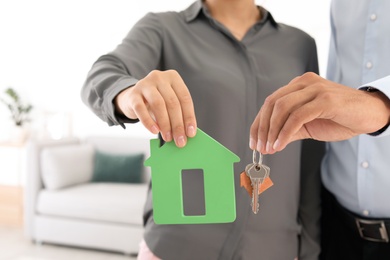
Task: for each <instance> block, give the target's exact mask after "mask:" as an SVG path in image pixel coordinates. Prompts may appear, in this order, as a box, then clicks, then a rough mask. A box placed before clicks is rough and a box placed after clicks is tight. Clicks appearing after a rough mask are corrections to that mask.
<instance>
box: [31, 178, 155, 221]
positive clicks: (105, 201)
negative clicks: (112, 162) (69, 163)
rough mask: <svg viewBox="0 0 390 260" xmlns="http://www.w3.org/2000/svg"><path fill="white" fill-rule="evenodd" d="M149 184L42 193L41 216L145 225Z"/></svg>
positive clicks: (93, 185) (99, 185)
mask: <svg viewBox="0 0 390 260" xmlns="http://www.w3.org/2000/svg"><path fill="white" fill-rule="evenodd" d="M147 189H148V185H147V184H120V183H87V184H82V185H77V186H73V187H69V188H65V189H61V190H41V191H40V193H39V197H38V204H37V211H38V213H39V214H42V215H51V216H57V217H68V218H75V219H84V220H88V221H91V220H92V221H107V222H114V223H123V224H135V225H142V215H143V207H144V204H145V201H146V195H147Z"/></svg>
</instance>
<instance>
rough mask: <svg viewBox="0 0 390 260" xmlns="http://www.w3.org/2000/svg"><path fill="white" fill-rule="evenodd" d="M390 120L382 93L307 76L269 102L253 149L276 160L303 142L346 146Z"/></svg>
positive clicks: (253, 138)
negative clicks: (276, 155) (278, 154)
mask: <svg viewBox="0 0 390 260" xmlns="http://www.w3.org/2000/svg"><path fill="white" fill-rule="evenodd" d="M389 118H390V100H389V99H388V98H387V97H386V96H385V95H384V94H383V93H382V92H379V91H378V92H366V91H362V90H357V89H353V88H350V87H347V86H344V85H341V84H337V83H334V82H332V81H329V80H326V79H324V78H321V77H320V76H318V75H317V74H314V73H306V74H304V75H302V76H300V77H297V78H295V79H293V80H292V81H291V82H290V83H289V84H288V85H286V86H284V87H282V88H280V89H278V90H277V91H275V92H274V93H273V94H272V95H270V96H269V97H267V99H266V100H265V102H264V104H263V106H262V107H261V109H260V111H259V113H258V115H257V116H256V118H255V120H254V122H253V124H252V126H251V130H250V141H249V146H250V148H251V149H256V150H258V151H259V152H261V153H264V154H266V153H269V154H272V153H275V152H277V151H281V150H283V149H284V148H285V147H286V146H287V145H288V144H289V143H291V142H293V141H295V140H300V139H306V138H312V139H316V140H320V141H340V140H346V139H349V138H351V137H353V136H356V135H359V134H363V133H372V132H375V131H377V130H379V129H381V128H382V127H384V126H385V125H387V124H388V123H389Z"/></svg>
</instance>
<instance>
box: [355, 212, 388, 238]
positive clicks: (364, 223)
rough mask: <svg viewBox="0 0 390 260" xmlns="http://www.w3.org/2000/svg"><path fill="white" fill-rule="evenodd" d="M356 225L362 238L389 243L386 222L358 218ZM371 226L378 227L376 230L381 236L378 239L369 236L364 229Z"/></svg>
mask: <svg viewBox="0 0 390 260" xmlns="http://www.w3.org/2000/svg"><path fill="white" fill-rule="evenodd" d="M356 225H357V228H358V230H359V234H360V237H361V238H363V239H365V240H369V241H373V242H384V243H387V242H389V235H388V234H387V230H386V226H385V222H384V221H383V220H367V219H360V218H356ZM369 226H370V227H375V226H376V229H377V231H378V233H379V236H378V237H377V238H376V237H372V236H367V234H366V233H365V230H364V228H365V227H369ZM379 237H380V238H379Z"/></svg>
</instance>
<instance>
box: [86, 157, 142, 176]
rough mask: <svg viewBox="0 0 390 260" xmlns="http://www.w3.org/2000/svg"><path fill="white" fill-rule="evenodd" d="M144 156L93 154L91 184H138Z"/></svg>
mask: <svg viewBox="0 0 390 260" xmlns="http://www.w3.org/2000/svg"><path fill="white" fill-rule="evenodd" d="M143 162H144V154H142V153H137V154H127V155H125V154H111V153H106V152H102V151H99V150H97V151H96V152H95V159H94V169H93V176H92V181H93V182H122V183H140V182H141V181H142V179H141V178H142V167H143Z"/></svg>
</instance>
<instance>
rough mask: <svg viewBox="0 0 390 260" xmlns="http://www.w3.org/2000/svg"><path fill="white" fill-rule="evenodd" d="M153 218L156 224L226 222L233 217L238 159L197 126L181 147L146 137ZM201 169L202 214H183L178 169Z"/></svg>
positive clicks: (180, 176)
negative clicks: (203, 207)
mask: <svg viewBox="0 0 390 260" xmlns="http://www.w3.org/2000/svg"><path fill="white" fill-rule="evenodd" d="M150 151H151V155H150V157H149V158H148V159H147V160H146V161H145V163H144V164H145V166H150V167H151V172H152V194H153V217H154V221H155V223H156V224H200V223H202V224H204V223H228V222H233V221H234V220H235V219H236V202H235V188H234V167H233V164H234V163H235V162H239V161H240V158H239V157H238V156H237V155H235V154H234V153H233V152H231V151H230V150H228V149H227V148H226V147H224V146H223V145H221V144H220V143H218V142H217V141H216V140H214V139H213V138H212V137H210V136H209V135H207V134H206V133H205V132H203V131H202V130H200V129H199V128H198V130H197V134H196V136H195V137H193V138H188V141H187V145H186V146H185V147H184V148H178V147H177V146H176V145H175V143H174V142H169V143H165V144H164V145H163V146H161V147H160V140H159V139H152V140H150ZM188 169H202V170H203V177H204V193H205V194H204V198H205V214H204V215H195V216H191V215H190V216H188V215H185V214H184V208H183V190H182V174H181V173H182V171H183V170H188Z"/></svg>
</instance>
